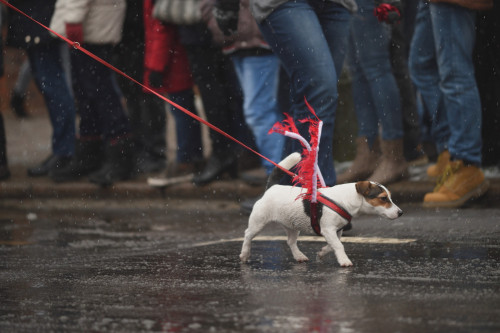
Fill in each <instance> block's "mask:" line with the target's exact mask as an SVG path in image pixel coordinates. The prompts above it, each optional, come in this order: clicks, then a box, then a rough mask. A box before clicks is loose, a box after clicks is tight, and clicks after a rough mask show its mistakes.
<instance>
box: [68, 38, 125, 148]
mask: <svg viewBox="0 0 500 333" xmlns="http://www.w3.org/2000/svg"><path fill="white" fill-rule="evenodd" d="M86 48H87V50H89V51H90V52H92V53H94V54H96V55H97V56H98V57H100V58H103V59H109V57H110V56H111V52H112V47H111V46H108V45H86ZM73 56H74V57H73V58H72V60H73V59H75V62H76V63H75V67H76V68H75V69H76V71H77V74H76V75H77V77H75V78H74V80H75V82H76V86H78V87H79V90H80V95H79V96H77V97H76V98H77V99H82V101H81V102H84V104H82V103H80V108H79V111H80V113H81V116H82V122H83V121H85V123H84V124H82V123H81V126H84V128H82V127H81V128H80V132H81V133H80V134H81V135H82V136H87V135H88V134H90V135H99V134H101V135H102V136H103V138H104V139H105V140H112V139H116V138H118V137H124V136H127V135H129V133H130V132H131V130H130V125H129V122H128V119H127V116H126V114H125V110H124V108H123V105H122V103H121V100H120V92H119V88H118V85H117V83H116V80H115V78H114V73H113V72H112V71H111V69H109V68H107V67H105V66H104V65H102V64H100V63H98V62H96V61H95V60H94V59H92V58H90V57H88V56H87V55H85V54H83V53H81V52H80V53H73ZM82 109H83V110H82ZM84 114H85V116H84ZM96 129H97V130H96ZM82 132H84V133H82Z"/></svg>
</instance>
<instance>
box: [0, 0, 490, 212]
mask: <svg viewBox="0 0 500 333" xmlns="http://www.w3.org/2000/svg"><path fill="white" fill-rule="evenodd" d="M8 2H9V4H11V5H12V6H14V7H16V8H17V9H19V10H20V11H22V12H24V13H26V14H27V15H29V16H30V17H32V18H33V19H35V20H36V21H38V22H40V23H41V24H43V25H46V26H48V27H50V29H52V30H53V31H55V32H57V33H58V34H61V35H63V36H65V37H67V38H68V39H69V40H71V41H72V42H74V43H78V44H75V45H79V46H81V47H83V48H84V49H86V50H88V51H89V52H91V53H93V54H95V55H96V56H98V57H100V58H102V59H104V60H105V61H107V62H109V63H111V64H113V65H114V66H116V67H117V68H119V69H120V70H121V71H123V72H125V73H126V74H127V75H129V76H130V77H132V78H134V79H135V80H137V81H139V82H141V83H143V84H144V86H146V87H147V88H149V89H151V90H153V91H155V92H156V93H158V94H161V95H164V96H165V97H167V98H168V99H169V100H170V101H172V102H173V103H172V104H170V103H166V102H165V101H164V100H162V99H160V98H159V97H158V96H156V95H155V94H152V93H151V92H150V90H148V89H144V88H143V87H141V86H140V85H137V84H136V83H134V82H132V81H131V80H129V79H127V78H125V77H123V76H121V75H118V74H116V73H115V72H114V71H113V70H112V69H110V68H109V67H107V66H105V65H103V64H101V63H99V62H97V61H96V60H95V59H93V58H91V57H89V56H88V55H86V54H85V53H83V52H81V50H79V49H78V47H71V46H70V45H68V44H67V43H65V42H64V41H62V40H61V39H59V38H57V37H56V36H55V35H54V34H52V33H51V32H50V31H48V30H46V29H44V28H43V27H42V26H40V25H39V24H37V23H35V22H33V21H31V20H29V19H28V18H26V17H25V16H24V15H22V14H21V13H19V12H18V11H16V10H14V9H12V8H10V7H8V6H6V5H2V15H1V25H2V26H3V30H2V31H4V34H3V35H2V36H3V38H4V40H2V41H1V43H0V45H1V47H2V48H6V47H12V48H17V49H21V50H23V53H24V54H25V56H26V59H25V61H24V62H23V64H22V66H20V68H19V72H18V76H17V81H16V82H15V84H13V89H12V92H11V99H10V106H11V108H12V110H13V111H14V113H15V115H16V116H17V117H19V118H28V119H29V116H30V111H29V109H28V108H27V106H26V103H25V96H26V90H27V86H28V83H29V82H30V81H31V80H34V82H35V83H36V86H37V87H38V89H39V91H40V93H41V95H42V96H43V99H44V103H45V107H46V109H47V111H48V115H49V119H50V123H51V126H52V137H51V138H47V140H51V154H50V155H49V156H47V158H46V159H45V160H43V161H40V163H39V164H37V165H33V166H27V167H28V169H27V173H28V175H29V176H30V177H49V178H50V179H52V180H53V181H54V182H58V183H62V182H69V181H75V180H80V179H85V180H88V181H90V182H92V183H95V184H97V185H99V186H109V185H112V184H113V183H115V182H118V181H124V180H127V179H131V178H134V177H135V176H137V175H138V174H145V175H147V176H148V180H147V181H148V183H149V184H150V185H151V186H156V187H162V186H167V185H168V184H172V183H175V182H181V181H190V182H193V183H194V184H196V185H198V186H203V185H205V184H209V183H211V182H213V181H216V180H219V179H223V178H227V177H230V178H236V177H240V178H242V179H243V180H245V181H247V182H249V183H251V184H256V185H264V184H265V183H266V179H267V176H268V175H269V174H270V173H271V172H272V170H273V168H274V165H273V164H272V163H270V162H269V161H267V160H264V159H258V158H255V156H254V155H253V154H251V153H250V152H248V151H247V150H246V149H244V148H243V147H242V146H240V145H239V144H237V143H236V142H234V141H232V140H230V139H229V138H228V137H226V136H224V135H222V134H221V133H218V132H216V131H212V130H211V131H210V140H208V144H209V146H206V145H207V142H206V141H205V142H204V140H202V131H201V125H200V122H199V121H198V120H196V119H194V118H192V117H191V116H190V115H187V114H186V113H184V112H183V111H182V109H183V108H184V109H187V110H189V111H190V112H192V113H194V114H196V115H198V116H200V117H202V118H204V119H206V120H207V121H208V122H209V123H211V124H212V125H214V126H216V127H218V128H219V129H220V130H222V131H224V132H225V133H227V134H229V135H230V136H232V137H234V138H236V139H237V140H239V141H241V142H243V143H244V144H245V145H247V146H248V147H251V148H252V149H254V150H256V151H258V152H259V153H260V154H262V155H264V156H266V157H267V158H269V159H270V160H272V161H274V162H276V163H277V162H279V161H280V160H281V159H282V158H283V157H284V156H287V155H288V154H290V153H291V152H294V151H301V149H302V148H301V146H300V143H299V142H298V141H297V140H292V139H287V138H285V137H284V136H282V135H280V134H277V133H274V134H268V132H269V130H270V129H271V128H272V127H273V125H274V124H275V123H276V122H279V121H282V120H283V119H284V116H283V114H284V113H287V114H290V115H291V116H292V118H293V119H294V120H295V123H296V125H297V128H298V131H299V133H300V134H301V135H302V136H303V137H305V138H307V139H310V134H309V129H308V125H307V123H303V122H300V120H303V119H306V118H308V117H310V116H311V114H310V113H309V110H308V108H307V106H306V104H305V103H306V102H305V100H307V102H308V103H309V104H310V105H311V106H312V108H313V109H314V110H315V112H316V114H317V115H318V117H319V118H320V119H321V120H322V121H323V127H322V131H321V137H320V144H319V153H318V165H319V167H320V169H321V172H322V175H323V178H324V180H325V183H326V185H327V186H333V185H335V184H340V183H347V182H355V181H359V180H367V179H368V180H372V181H375V182H379V183H382V184H384V185H388V184H391V183H393V182H397V181H400V180H403V179H407V178H408V177H409V168H410V166H412V165H427V164H428V163H431V164H430V165H429V166H428V169H427V175H428V177H429V178H431V179H435V180H436V187H435V189H434V190H433V191H432V192H430V193H428V194H427V195H426V196H425V198H424V206H427V207H459V206H461V205H463V204H464V203H465V202H466V201H468V200H469V199H471V198H473V197H479V196H481V195H483V194H484V193H485V192H486V191H487V189H488V180H487V179H485V177H484V173H483V171H482V167H484V166H486V165H499V164H500V138H499V134H498V133H500V132H499V129H500V109H499V108H500V106H499V105H500V103H499V98H500V91H499V89H500V79H499V66H500V63H499V60H500V43H499V41H498V38H500V31H499V24H500V22H498V19H497V18H498V17H499V9H498V6H494V4H493V1H492V0H479V1H470V0H431V1H427V0H425V1H423V0H421V1H419V0H327V1H324V0H294V1H291V0H271V1H269V0H143V1H133V0H92V1H90V0H87V1H84V0H78V1H77V0H46V1H38V0H11V1H8ZM0 54H3V52H1V53H0ZM341 73H347V77H349V79H350V81H349V82H350V87H351V89H350V92H351V95H352V96H350V98H351V99H352V101H353V108H352V112H354V114H355V117H353V119H356V120H357V122H356V128H357V137H356V139H355V145H354V146H355V152H353V154H352V156H353V157H354V159H353V161H352V164H350V166H349V167H348V168H347V169H346V170H343V172H341V173H340V174H337V173H336V170H335V165H334V154H333V143H334V139H335V138H334V130H335V119H336V112H337V105H338V101H339V91H338V82H339V80H340V76H341ZM1 74H2V75H3V59H2V73H1ZM167 112H170V113H171V117H170V118H169V119H173V121H175V130H176V135H175V138H176V146H177V149H176V156H175V160H173V161H167V137H169V136H167ZM6 145H7V143H6V141H5V128H4V123H3V118H2V116H1V113H0V179H1V180H5V179H8V178H9V176H10V172H9V166H8V161H7V152H6ZM204 145H205V146H204ZM255 200H256V198H249V200H247V201H245V202H243V204H242V208H243V209H245V210H247V211H249V210H251V209H252V206H253V203H254V202H255Z"/></svg>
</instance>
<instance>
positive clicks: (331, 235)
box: [321, 228, 352, 267]
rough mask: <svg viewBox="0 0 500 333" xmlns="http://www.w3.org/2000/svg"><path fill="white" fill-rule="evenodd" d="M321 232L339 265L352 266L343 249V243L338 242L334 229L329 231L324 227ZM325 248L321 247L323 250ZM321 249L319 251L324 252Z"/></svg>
mask: <svg viewBox="0 0 500 333" xmlns="http://www.w3.org/2000/svg"><path fill="white" fill-rule="evenodd" d="M321 234H322V235H323V237H325V239H326V242H327V243H328V245H329V246H330V247H331V248H332V249H333V251H334V252H335V256H336V257H337V261H338V262H339V264H340V266H342V267H349V266H352V262H351V260H349V258H348V257H347V254H346V253H345V250H344V245H342V243H341V242H340V239H339V237H338V235H337V233H336V232H335V231H333V232H332V231H330V230H328V229H327V228H324V229H323V230H322V231H321ZM324 249H325V248H323V250H324ZM323 250H321V252H324V251H323Z"/></svg>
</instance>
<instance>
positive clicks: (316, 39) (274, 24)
mask: <svg viewBox="0 0 500 333" xmlns="http://www.w3.org/2000/svg"><path fill="white" fill-rule="evenodd" d="M310 2H312V3H314V5H315V7H312V6H311V5H310V4H309V3H310ZM318 13H320V14H318ZM349 20H350V14H349V13H348V11H347V10H346V9H345V8H344V7H342V6H340V5H337V4H335V3H331V2H324V1H290V2H286V3H284V4H283V5H281V6H279V7H278V8H277V9H276V10H275V11H274V12H273V13H271V14H270V15H269V16H268V17H267V18H266V19H265V20H264V21H263V22H261V24H260V29H261V31H262V33H263V36H264V38H265V39H266V40H267V42H268V43H269V44H270V46H271V47H272V49H273V50H274V52H275V54H276V55H277V56H278V57H279V58H280V60H281V63H282V65H283V67H284V69H285V70H286V71H287V74H288V76H289V77H290V82H291V86H292V88H291V89H292V108H291V114H292V115H293V117H294V119H295V120H300V119H305V118H309V117H311V114H310V113H309V110H308V108H307V106H306V105H305V102H304V98H306V99H307V101H308V102H309V103H310V104H311V106H312V107H313V109H314V110H315V112H316V114H317V115H318V117H319V118H320V119H321V120H322V121H323V131H322V136H321V141H320V146H319V155H318V164H319V167H320V169H321V171H322V173H323V176H324V178H325V182H326V184H327V185H330V186H331V185H334V184H335V182H336V176H335V169H334V167H333V153H332V141H333V127H334V121H335V111H336V103H337V99H338V91H337V81H338V76H339V71H340V68H341V62H340V58H343V56H342V51H344V52H345V41H346V38H347V34H348V29H349ZM332 51H333V52H332ZM297 126H298V128H299V131H300V132H301V134H302V135H303V136H304V137H306V138H309V134H308V126H307V125H302V124H300V123H298V124H297ZM292 145H294V146H295V147H294V148H293V149H294V150H301V147H300V144H298V143H295V142H294V143H292Z"/></svg>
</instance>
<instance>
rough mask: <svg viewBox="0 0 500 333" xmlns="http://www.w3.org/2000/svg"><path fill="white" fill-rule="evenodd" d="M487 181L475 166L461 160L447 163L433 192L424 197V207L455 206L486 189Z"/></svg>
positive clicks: (475, 196)
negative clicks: (465, 163)
mask: <svg viewBox="0 0 500 333" xmlns="http://www.w3.org/2000/svg"><path fill="white" fill-rule="evenodd" d="M488 187H489V182H488V181H487V180H485V179H484V174H483V172H482V171H481V170H480V169H479V168H478V167H476V166H473V165H464V162H463V161H452V162H450V163H449V164H448V166H447V168H446V169H445V171H444V173H443V175H442V177H441V179H440V180H439V182H438V184H437V185H436V188H435V189H434V192H431V193H427V194H426V195H425V197H424V207H447V208H456V207H460V206H462V205H463V204H464V203H465V202H466V201H467V200H469V199H471V198H478V197H480V196H482V195H483V194H484V193H486V191H487V190H488Z"/></svg>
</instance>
